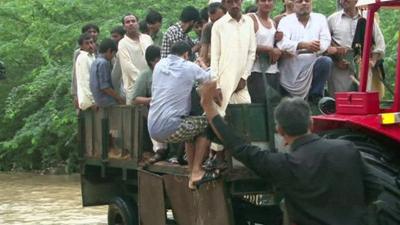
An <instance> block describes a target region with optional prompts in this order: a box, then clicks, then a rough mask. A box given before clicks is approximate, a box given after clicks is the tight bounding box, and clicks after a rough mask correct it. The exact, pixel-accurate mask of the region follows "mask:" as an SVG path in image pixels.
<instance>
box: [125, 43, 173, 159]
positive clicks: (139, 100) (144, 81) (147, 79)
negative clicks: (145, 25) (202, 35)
mask: <svg viewBox="0 0 400 225" xmlns="http://www.w3.org/2000/svg"><path fill="white" fill-rule="evenodd" d="M145 57H146V62H147V64H148V65H149V69H148V70H145V71H143V72H142V73H141V74H140V75H139V77H138V78H137V80H136V82H135V85H134V86H133V93H132V96H131V97H130V99H132V101H133V104H134V105H145V106H149V105H150V101H151V84H152V79H153V70H154V67H155V66H156V64H157V63H158V61H160V59H161V49H160V47H158V46H155V45H150V46H149V47H148V48H147V49H146V54H145ZM152 143H153V151H154V153H155V154H154V155H153V157H151V158H150V159H149V163H151V164H153V163H156V162H158V161H161V160H164V159H166V157H167V155H168V152H167V144H165V143H162V142H158V141H156V140H154V139H152Z"/></svg>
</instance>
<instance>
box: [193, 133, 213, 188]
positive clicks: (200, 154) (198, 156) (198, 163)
mask: <svg viewBox="0 0 400 225" xmlns="http://www.w3.org/2000/svg"><path fill="white" fill-rule="evenodd" d="M210 144H211V142H210V141H209V140H208V139H207V138H206V137H202V136H199V137H197V138H196V143H195V146H196V150H195V153H194V160H193V167H192V174H191V181H190V182H189V188H192V187H193V183H194V182H196V181H199V180H201V178H203V176H204V174H205V171H204V170H203V168H202V164H203V161H204V158H205V157H206V156H207V153H208V150H209V148H210Z"/></svg>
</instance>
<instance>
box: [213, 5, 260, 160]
mask: <svg viewBox="0 0 400 225" xmlns="http://www.w3.org/2000/svg"><path fill="white" fill-rule="evenodd" d="M242 4H243V0H222V5H223V6H224V8H225V9H226V10H227V13H226V14H225V15H224V16H223V17H221V18H220V19H219V20H218V21H216V22H215V23H214V25H213V28H212V35H211V43H212V44H211V75H212V78H213V80H216V81H217V84H218V91H219V94H218V96H217V98H218V99H219V101H218V103H219V107H218V110H219V112H220V113H221V114H222V115H225V110H226V108H227V107H228V104H246V103H250V102H251V99H250V94H249V92H248V90H247V78H248V77H249V76H250V73H251V68H252V67H253V64H254V60H255V58H256V48H257V44H256V35H255V33H254V23H253V20H252V19H251V18H250V17H249V16H248V15H243V14H242ZM211 147H212V149H213V150H214V151H217V152H219V153H217V154H216V162H223V151H222V150H223V148H222V146H221V145H218V144H216V143H213V144H212V146H211ZM216 164H220V165H223V164H224V163H216ZM217 167H218V166H217ZM221 167H222V166H221Z"/></svg>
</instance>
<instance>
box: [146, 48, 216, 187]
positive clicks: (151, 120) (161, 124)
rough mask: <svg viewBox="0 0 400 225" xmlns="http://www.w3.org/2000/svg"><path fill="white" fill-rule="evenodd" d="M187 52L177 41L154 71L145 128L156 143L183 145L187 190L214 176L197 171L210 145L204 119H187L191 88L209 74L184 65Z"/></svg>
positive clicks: (189, 64) (195, 117)
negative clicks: (188, 178)
mask: <svg viewBox="0 0 400 225" xmlns="http://www.w3.org/2000/svg"><path fill="white" fill-rule="evenodd" d="M190 51H191V47H190V46H189V44H187V43H186V42H184V41H179V42H177V43H175V44H173V45H172V48H171V54H170V55H168V57H167V58H163V59H161V60H160V62H158V64H157V65H156V67H155V68H154V75H153V84H152V92H153V93H152V95H153V96H152V99H151V102H150V111H149V117H148V128H149V132H150V136H151V137H152V138H153V139H155V140H157V141H159V142H164V143H181V142H185V146H186V147H185V148H186V154H187V157H188V165H189V172H190V173H191V176H190V182H189V187H190V188H193V186H194V183H196V182H204V181H206V180H208V179H212V178H215V174H213V173H205V171H204V170H203V169H202V168H201V164H202V162H203V159H204V156H205V155H206V154H207V150H208V148H209V143H210V141H209V140H208V139H207V138H206V136H205V130H206V128H207V119H206V118H205V117H204V116H190V115H189V114H190V109H191V91H192V88H193V86H194V85H195V83H196V82H199V83H203V82H204V81H206V80H209V79H210V74H209V73H208V72H206V71H205V70H203V69H202V68H200V67H199V66H198V65H196V64H194V63H192V62H190V61H188V59H189V54H190ZM203 66H204V65H203Z"/></svg>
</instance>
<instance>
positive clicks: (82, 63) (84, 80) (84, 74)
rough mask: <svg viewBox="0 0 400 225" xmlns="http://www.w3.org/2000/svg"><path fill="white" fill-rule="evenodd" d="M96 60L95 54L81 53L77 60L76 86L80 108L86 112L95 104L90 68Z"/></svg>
mask: <svg viewBox="0 0 400 225" xmlns="http://www.w3.org/2000/svg"><path fill="white" fill-rule="evenodd" d="M94 60H95V56H94V54H90V53H88V52H86V51H82V50H81V51H80V53H79V55H78V57H77V58H76V65H75V66H76V67H75V69H76V86H77V94H78V104H79V108H80V109H82V110H85V109H87V108H89V107H90V106H92V105H93V104H94V99H93V95H92V92H91V91H90V67H91V66H92V63H93V61H94Z"/></svg>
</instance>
